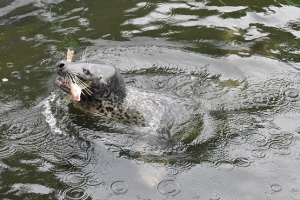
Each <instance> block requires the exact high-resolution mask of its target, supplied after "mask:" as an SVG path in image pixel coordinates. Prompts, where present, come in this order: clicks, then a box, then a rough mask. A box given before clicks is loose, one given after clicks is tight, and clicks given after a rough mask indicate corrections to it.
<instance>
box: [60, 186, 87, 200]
mask: <svg viewBox="0 0 300 200" xmlns="http://www.w3.org/2000/svg"><path fill="white" fill-rule="evenodd" d="M63 193H64V194H65V195H66V197H67V199H71V200H84V199H87V198H88V197H89V196H88V194H87V193H86V192H85V191H84V189H82V188H68V189H66V190H65V191H63Z"/></svg>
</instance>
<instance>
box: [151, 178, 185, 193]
mask: <svg viewBox="0 0 300 200" xmlns="http://www.w3.org/2000/svg"><path fill="white" fill-rule="evenodd" d="M157 191H158V192H159V193H160V194H162V195H165V196H175V195H177V194H178V193H179V192H180V186H179V184H178V183H177V182H175V181H174V180H163V181H161V182H160V183H159V184H158V185H157Z"/></svg>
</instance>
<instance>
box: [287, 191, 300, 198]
mask: <svg viewBox="0 0 300 200" xmlns="http://www.w3.org/2000/svg"><path fill="white" fill-rule="evenodd" d="M289 197H290V198H291V199H292V200H300V191H298V190H291V191H290V195H289Z"/></svg>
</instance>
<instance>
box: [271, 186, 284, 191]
mask: <svg viewBox="0 0 300 200" xmlns="http://www.w3.org/2000/svg"><path fill="white" fill-rule="evenodd" d="M271 189H272V190H273V191H274V192H280V191H281V189H282V187H281V185H279V184H273V185H271Z"/></svg>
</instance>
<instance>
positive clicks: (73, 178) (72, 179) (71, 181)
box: [62, 172, 87, 187]
mask: <svg viewBox="0 0 300 200" xmlns="http://www.w3.org/2000/svg"><path fill="white" fill-rule="evenodd" d="M62 181H63V182H64V183H66V184H67V185H69V186H71V187H79V186H83V185H85V184H86V183H87V177H86V176H85V175H84V174H83V173H81V172H69V173H67V174H65V175H64V177H63V178H62Z"/></svg>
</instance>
